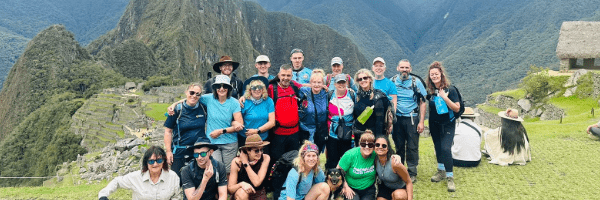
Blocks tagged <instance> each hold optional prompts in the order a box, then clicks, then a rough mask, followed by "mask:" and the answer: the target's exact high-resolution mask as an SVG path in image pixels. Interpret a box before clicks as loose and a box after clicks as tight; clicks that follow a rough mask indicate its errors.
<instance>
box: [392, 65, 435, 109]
mask: <svg viewBox="0 0 600 200" xmlns="http://www.w3.org/2000/svg"><path fill="white" fill-rule="evenodd" d="M413 78H414V77H412V76H410V75H409V76H408V79H407V80H405V81H402V79H401V78H400V76H398V78H396V81H395V82H394V85H395V86H396V91H397V99H398V102H397V103H396V115H398V116H401V117H410V116H411V112H412V111H413V110H414V109H415V108H417V106H418V105H417V102H416V99H415V98H414V97H413V94H414V91H413V88H412V82H413V80H412V79H413ZM415 85H416V86H417V88H418V90H417V91H419V92H420V93H421V94H422V95H423V96H427V91H426V90H425V86H423V83H421V81H420V80H418V79H417V78H415ZM412 115H413V116H416V115H418V113H413V114H412Z"/></svg>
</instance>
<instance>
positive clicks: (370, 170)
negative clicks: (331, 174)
mask: <svg viewBox="0 0 600 200" xmlns="http://www.w3.org/2000/svg"><path fill="white" fill-rule="evenodd" d="M373 171H375V166H371V167H369V168H360V169H358V168H354V169H352V172H354V174H368V173H373Z"/></svg>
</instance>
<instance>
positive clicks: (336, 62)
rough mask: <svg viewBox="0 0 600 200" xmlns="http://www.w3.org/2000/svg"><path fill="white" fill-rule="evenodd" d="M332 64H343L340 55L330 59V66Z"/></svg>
mask: <svg viewBox="0 0 600 200" xmlns="http://www.w3.org/2000/svg"><path fill="white" fill-rule="evenodd" d="M334 64H340V65H343V64H344V61H342V58H340V57H334V58H333V59H331V66H333V65H334Z"/></svg>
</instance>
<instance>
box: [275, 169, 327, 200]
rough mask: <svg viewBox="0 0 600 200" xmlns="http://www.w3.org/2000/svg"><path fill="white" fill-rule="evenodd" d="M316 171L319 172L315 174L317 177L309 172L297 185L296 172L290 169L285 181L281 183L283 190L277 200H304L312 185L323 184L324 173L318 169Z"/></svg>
mask: <svg viewBox="0 0 600 200" xmlns="http://www.w3.org/2000/svg"><path fill="white" fill-rule="evenodd" d="M318 169H319V172H318V173H317V177H314V175H315V173H314V172H313V171H312V170H310V172H309V173H308V175H306V177H302V180H301V182H300V183H298V171H296V169H294V168H292V169H291V170H290V172H289V173H288V175H287V178H286V179H285V183H283V187H285V189H284V190H281V195H280V196H279V200H286V199H287V197H290V198H292V199H304V197H305V196H306V194H308V191H310V188H312V186H313V185H315V184H317V183H322V182H325V173H323V170H321V168H320V167H319V168H318ZM313 180H314V183H313Z"/></svg>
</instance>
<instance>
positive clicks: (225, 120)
mask: <svg viewBox="0 0 600 200" xmlns="http://www.w3.org/2000/svg"><path fill="white" fill-rule="evenodd" d="M200 102H202V103H204V104H206V107H207V109H208V110H207V113H208V119H207V120H206V123H207V125H206V132H207V133H208V134H207V136H208V139H210V143H213V144H229V143H233V142H237V136H236V135H235V134H231V133H225V134H221V135H220V136H219V137H217V138H212V137H210V135H209V134H210V133H211V132H212V131H214V130H216V129H223V128H228V127H230V126H231V121H233V113H237V112H241V110H242V109H241V108H240V103H239V102H238V101H237V100H236V99H235V98H233V97H229V99H227V100H226V101H225V103H223V104H221V103H220V102H219V100H217V99H215V98H214V97H213V94H212V93H211V94H205V95H202V97H200Z"/></svg>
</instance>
